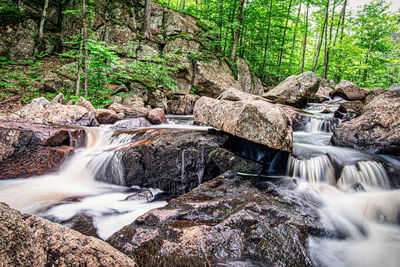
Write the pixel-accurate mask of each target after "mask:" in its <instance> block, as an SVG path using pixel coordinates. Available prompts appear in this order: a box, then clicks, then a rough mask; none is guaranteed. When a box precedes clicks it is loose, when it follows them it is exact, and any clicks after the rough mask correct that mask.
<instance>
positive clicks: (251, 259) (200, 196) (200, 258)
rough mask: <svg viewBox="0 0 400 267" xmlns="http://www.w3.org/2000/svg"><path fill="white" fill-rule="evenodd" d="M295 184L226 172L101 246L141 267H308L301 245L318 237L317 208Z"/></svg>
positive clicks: (306, 256) (113, 236)
mask: <svg viewBox="0 0 400 267" xmlns="http://www.w3.org/2000/svg"><path fill="white" fill-rule="evenodd" d="M294 187H295V183H294V182H293V181H292V180H283V181H281V182H279V183H278V184H273V183H271V182H266V181H264V182H257V181H255V180H248V179H245V178H241V177H238V176H235V175H233V173H230V172H227V173H225V174H223V175H221V176H219V177H217V178H215V179H213V180H211V181H208V182H206V183H204V184H202V185H200V186H199V187H198V188H196V189H194V190H193V191H192V192H190V193H187V194H185V195H183V196H180V197H178V198H176V199H173V200H171V201H170V202H169V204H168V205H167V206H165V207H163V208H159V209H154V210H152V211H150V212H148V213H146V214H145V215H142V216H140V217H139V218H138V219H137V220H136V221H135V222H133V223H131V224H130V225H127V226H125V227H124V228H122V229H121V230H120V231H118V232H117V233H115V234H114V235H112V236H111V237H110V238H109V239H108V240H107V242H109V243H110V244H111V245H112V246H114V247H115V248H117V249H119V250H120V251H122V252H123V253H125V254H126V255H128V256H130V257H131V258H133V259H135V260H136V261H137V262H138V264H139V265H140V266H156V265H157V266H313V263H312V262H311V259H310V257H309V255H308V251H307V242H308V241H307V238H308V236H309V235H311V234H313V235H315V236H320V235H322V234H323V230H322V225H321V224H320V223H319V222H318V212H317V211H316V206H317V205H318V204H315V203H313V202H312V201H306V200H305V199H303V197H302V196H299V195H297V194H296V193H295V191H294V190H292V189H293V188H294Z"/></svg>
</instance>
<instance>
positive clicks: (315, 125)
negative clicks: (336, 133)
mask: <svg viewBox="0 0 400 267" xmlns="http://www.w3.org/2000/svg"><path fill="white" fill-rule="evenodd" d="M304 128H305V129H304V131H305V132H308V133H317V132H322V133H330V132H332V129H331V128H332V125H331V122H330V121H329V120H326V119H317V118H313V117H311V118H310V121H309V122H307V123H306V125H305V127H304Z"/></svg>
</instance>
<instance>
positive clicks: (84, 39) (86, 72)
mask: <svg viewBox="0 0 400 267" xmlns="http://www.w3.org/2000/svg"><path fill="white" fill-rule="evenodd" d="M82 9H83V10H82V12H83V64H84V69H83V73H84V75H85V78H84V87H83V88H84V91H85V96H88V62H87V61H88V50H87V38H88V34H87V14H86V13H87V10H86V0H83V1H82Z"/></svg>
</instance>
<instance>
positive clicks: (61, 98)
mask: <svg viewBox="0 0 400 267" xmlns="http://www.w3.org/2000/svg"><path fill="white" fill-rule="evenodd" d="M50 104H61V105H65V104H67V103H66V102H65V98H64V94H63V93H61V92H60V93H58V95H56V96H55V97H54V98H53V100H51V102H50Z"/></svg>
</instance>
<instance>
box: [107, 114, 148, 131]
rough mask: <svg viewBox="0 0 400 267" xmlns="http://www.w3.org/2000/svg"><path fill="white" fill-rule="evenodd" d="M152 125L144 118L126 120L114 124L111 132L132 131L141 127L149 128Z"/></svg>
mask: <svg viewBox="0 0 400 267" xmlns="http://www.w3.org/2000/svg"><path fill="white" fill-rule="evenodd" d="M151 125H152V124H151V122H149V121H148V120H147V119H146V118H144V117H140V118H135V119H127V120H123V121H118V122H116V123H115V124H114V125H113V127H112V129H113V130H132V129H135V128H141V127H150V126H151Z"/></svg>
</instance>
